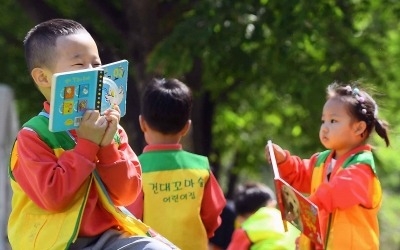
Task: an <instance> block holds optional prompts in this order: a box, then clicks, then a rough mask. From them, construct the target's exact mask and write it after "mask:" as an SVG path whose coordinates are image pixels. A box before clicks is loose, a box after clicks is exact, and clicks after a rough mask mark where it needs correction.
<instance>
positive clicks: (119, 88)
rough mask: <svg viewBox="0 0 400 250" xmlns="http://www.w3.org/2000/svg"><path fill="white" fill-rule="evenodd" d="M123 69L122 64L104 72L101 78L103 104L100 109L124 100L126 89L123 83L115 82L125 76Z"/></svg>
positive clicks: (118, 103)
mask: <svg viewBox="0 0 400 250" xmlns="http://www.w3.org/2000/svg"><path fill="white" fill-rule="evenodd" d="M126 77H127V76H126V75H125V69H124V68H123V67H122V66H119V67H116V68H114V69H111V70H110V71H109V72H108V70H107V72H105V77H104V78H103V91H104V99H105V101H106V103H105V104H103V105H102V111H104V110H105V109H107V108H109V107H112V106H113V105H120V104H121V103H122V101H124V97H125V95H126V89H124V87H123V85H121V84H117V83H118V81H119V79H123V78H126Z"/></svg>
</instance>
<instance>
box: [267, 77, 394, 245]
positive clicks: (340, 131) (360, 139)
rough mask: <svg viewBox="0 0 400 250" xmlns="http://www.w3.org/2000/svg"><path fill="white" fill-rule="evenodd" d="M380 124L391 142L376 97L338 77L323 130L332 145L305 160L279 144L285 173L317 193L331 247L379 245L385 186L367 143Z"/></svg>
mask: <svg viewBox="0 0 400 250" xmlns="http://www.w3.org/2000/svg"><path fill="white" fill-rule="evenodd" d="M374 129H375V131H376V132H377V134H378V135H379V136H380V137H381V138H383V139H384V141H385V143H386V145H387V146H389V138H388V134H387V123H386V122H384V121H382V120H380V119H379V118H378V106H377V104H376V102H375V101H374V99H372V97H371V96H370V95H369V94H368V93H367V92H365V91H363V90H361V89H358V88H355V87H351V86H349V85H347V86H344V85H340V84H338V83H333V84H331V85H329V86H328V88H327V101H326V102H325V105H324V107H323V110H322V118H321V128H320V131H319V138H320V140H321V143H322V144H323V145H324V147H325V148H327V149H328V150H326V151H323V152H319V153H316V154H314V155H313V156H311V159H309V160H308V159H307V160H304V159H301V158H299V157H297V156H292V155H291V154H290V153H289V151H287V150H283V149H282V148H281V147H279V146H278V145H276V144H274V145H273V148H274V153H275V157H276V161H277V163H278V167H279V172H280V174H281V177H282V178H283V179H285V180H286V181H287V182H288V183H289V184H291V185H292V186H293V187H295V188H296V189H298V190H299V191H300V192H303V193H309V194H311V196H310V197H309V198H310V200H311V201H312V202H314V203H315V204H316V205H317V206H318V207H319V210H320V220H321V221H320V224H321V228H322V234H323V235H322V238H323V240H324V242H325V249H379V224H378V211H379V209H380V206H381V200H382V190H381V186H380V183H379V181H378V178H377V176H376V167H375V162H374V156H373V154H372V152H371V150H372V147H371V146H370V145H368V144H367V140H368V138H369V137H370V134H371V132H372V131H373V130H374ZM266 157H267V158H268V159H269V154H268V150H266ZM299 244H300V245H299V247H300V249H313V248H315V246H314V245H313V244H312V243H311V242H310V241H309V240H308V238H306V237H305V236H304V235H302V236H301V237H300V239H299Z"/></svg>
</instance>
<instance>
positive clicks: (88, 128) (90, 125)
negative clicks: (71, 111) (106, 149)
mask: <svg viewBox="0 0 400 250" xmlns="http://www.w3.org/2000/svg"><path fill="white" fill-rule="evenodd" d="M107 127H108V122H107V119H106V118H105V117H104V116H100V112H99V111H98V110H86V112H85V113H84V114H83V117H82V120H81V123H80V126H79V127H78V128H77V130H76V132H77V135H78V137H79V138H82V139H86V140H89V141H91V142H93V143H96V144H97V145H100V142H101V141H102V140H103V137H104V133H105V132H106V129H107Z"/></svg>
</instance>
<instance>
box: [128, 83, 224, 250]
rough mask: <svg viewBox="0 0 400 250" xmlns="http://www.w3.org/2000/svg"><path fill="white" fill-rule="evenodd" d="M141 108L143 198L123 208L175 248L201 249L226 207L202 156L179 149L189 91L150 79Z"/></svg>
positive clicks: (188, 122) (186, 126) (188, 110)
mask: <svg viewBox="0 0 400 250" xmlns="http://www.w3.org/2000/svg"><path fill="white" fill-rule="evenodd" d="M141 107H142V111H141V115H140V116H139V121H140V126H141V129H142V131H143V133H144V137H145V140H146V142H147V144H148V145H147V146H146V147H145V148H144V150H143V153H142V154H141V155H140V156H139V160H140V163H141V165H142V171H143V179H142V181H143V198H142V199H138V200H137V201H136V202H135V204H133V205H131V206H129V207H128V209H129V210H131V211H132V212H133V213H134V214H135V215H136V216H137V217H138V218H143V222H144V223H146V224H148V225H150V226H151V227H153V228H154V229H155V230H156V231H158V232H159V233H161V234H162V235H164V236H165V237H167V238H168V239H169V240H170V241H172V242H173V243H174V244H176V245H177V246H178V247H180V248H181V249H183V250H192V249H199V250H200V249H207V243H208V238H210V237H212V236H213V234H214V231H215V230H216V229H217V227H218V226H219V225H220V223H221V218H220V214H221V212H222V210H223V208H224V206H225V203H226V202H225V197H224V194H223V192H222V190H221V188H220V186H219V184H218V182H217V180H216V179H215V177H214V175H213V174H212V172H211V170H210V166H209V162H208V159H207V157H205V156H200V155H196V154H193V153H189V152H187V151H184V150H183V149H182V145H181V144H180V141H181V139H182V137H183V136H185V135H186V134H187V132H188V130H189V128H190V125H191V120H190V114H191V109H192V95H191V91H190V89H189V88H188V87H187V86H186V85H185V84H184V83H182V82H180V81H178V80H177V79H167V80H166V79H153V80H152V81H151V82H150V83H149V84H148V86H147V87H146V89H145V91H144V93H143V98H142V106H141Z"/></svg>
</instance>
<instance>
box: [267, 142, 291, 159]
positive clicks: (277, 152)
mask: <svg viewBox="0 0 400 250" xmlns="http://www.w3.org/2000/svg"><path fill="white" fill-rule="evenodd" d="M272 148H273V150H274V154H275V159H276V163H277V164H279V163H281V162H283V161H284V160H286V153H285V151H284V150H283V149H282V148H281V147H280V146H278V145H276V144H274V143H272ZM265 158H266V159H267V161H268V162H269V163H270V164H271V157H270V155H269V149H268V145H266V146H265Z"/></svg>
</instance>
